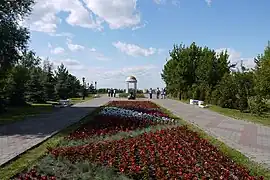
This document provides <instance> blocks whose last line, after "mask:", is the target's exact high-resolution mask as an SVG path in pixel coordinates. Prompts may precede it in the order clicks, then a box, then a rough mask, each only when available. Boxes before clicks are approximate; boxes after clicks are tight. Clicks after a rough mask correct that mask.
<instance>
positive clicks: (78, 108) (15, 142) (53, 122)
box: [0, 97, 110, 166]
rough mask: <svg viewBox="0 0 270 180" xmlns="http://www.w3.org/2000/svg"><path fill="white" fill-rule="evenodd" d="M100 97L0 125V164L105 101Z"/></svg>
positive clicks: (107, 99) (77, 119)
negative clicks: (49, 112)
mask: <svg viewBox="0 0 270 180" xmlns="http://www.w3.org/2000/svg"><path fill="white" fill-rule="evenodd" d="M109 100H110V98H107V97H101V98H96V99H93V100H90V101H86V102H83V103H79V104H75V105H74V106H72V107H68V108H63V109H61V110H60V111H57V112H53V113H51V114H47V115H41V116H38V117H35V118H29V119H26V120H24V121H21V122H17V123H13V124H9V125H4V126H0V166H1V165H3V164H5V163H6V162H8V161H10V160H11V159H13V158H15V157H16V156H18V155H20V154H21V153H23V152H25V151H26V150H28V149H30V148H31V147H33V146H35V145H37V144H39V143H41V142H42V141H44V140H46V139H47V138H49V137H51V136H52V135H54V134H55V133H57V132H58V131H60V130H61V129H63V128H65V127H67V126H69V125H71V124H73V123H75V122H77V121H79V120H80V119H82V118H83V117H85V116H86V115H87V114H88V113H89V112H91V111H93V110H94V109H96V108H97V107H99V106H100V105H103V104H105V103H107V102H108V101H109Z"/></svg>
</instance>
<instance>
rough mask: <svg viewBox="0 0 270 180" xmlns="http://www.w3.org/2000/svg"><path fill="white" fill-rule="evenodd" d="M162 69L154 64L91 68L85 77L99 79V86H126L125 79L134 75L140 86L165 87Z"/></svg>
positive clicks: (93, 79)
mask: <svg viewBox="0 0 270 180" xmlns="http://www.w3.org/2000/svg"><path fill="white" fill-rule="evenodd" d="M160 72H161V69H159V68H158V67H156V66H154V65H151V64H150V65H146V66H132V67H122V68H117V69H106V68H91V69H89V70H88V73H86V74H85V77H86V78H87V79H89V80H91V81H97V82H98V86H99V87H113V88H125V87H126V83H125V79H126V78H127V77H128V76H130V75H133V76H135V77H136V78H137V80H138V88H150V87H152V88H156V87H163V86H164V84H163V82H162V81H161V78H160Z"/></svg>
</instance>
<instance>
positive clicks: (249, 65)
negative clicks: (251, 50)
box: [215, 48, 255, 68]
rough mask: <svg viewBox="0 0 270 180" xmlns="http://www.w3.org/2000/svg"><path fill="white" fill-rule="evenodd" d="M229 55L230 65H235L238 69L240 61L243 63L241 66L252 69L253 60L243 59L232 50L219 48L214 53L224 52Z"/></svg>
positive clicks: (238, 53)
mask: <svg viewBox="0 0 270 180" xmlns="http://www.w3.org/2000/svg"><path fill="white" fill-rule="evenodd" d="M226 50H227V53H228V55H229V61H230V63H231V64H234V63H237V66H236V67H240V65H241V61H243V65H244V66H246V67H247V68H253V67H254V66H255V63H254V59H253V58H245V57H242V54H241V53H240V52H238V51H236V50H234V49H232V48H219V49H216V50H215V51H216V52H217V53H221V52H222V51H226Z"/></svg>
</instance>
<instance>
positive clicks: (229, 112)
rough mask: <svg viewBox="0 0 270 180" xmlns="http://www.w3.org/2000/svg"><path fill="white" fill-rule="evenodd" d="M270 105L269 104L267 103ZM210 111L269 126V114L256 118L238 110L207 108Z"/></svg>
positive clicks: (254, 115)
mask: <svg viewBox="0 0 270 180" xmlns="http://www.w3.org/2000/svg"><path fill="white" fill-rule="evenodd" d="M171 99H174V100H177V101H180V100H179V99H175V98H171ZM181 102H183V103H189V100H181ZM269 105H270V103H269ZM207 109H209V110H211V111H214V112H217V113H219V114H222V115H225V116H228V117H232V118H235V119H239V120H246V121H249V122H253V123H258V124H262V125H265V126H270V113H265V114H264V115H262V116H258V115H256V114H251V113H244V112H240V111H239V110H236V109H229V108H222V107H219V106H216V105H210V106H209V108H207Z"/></svg>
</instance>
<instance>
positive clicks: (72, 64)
mask: <svg viewBox="0 0 270 180" xmlns="http://www.w3.org/2000/svg"><path fill="white" fill-rule="evenodd" d="M52 63H53V65H54V68H57V66H59V65H60V64H62V63H63V64H64V66H65V67H66V68H67V70H68V71H70V72H76V71H81V70H86V68H85V67H84V66H83V65H82V64H81V63H80V62H79V61H78V60H75V59H69V58H68V59H54V60H52Z"/></svg>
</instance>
